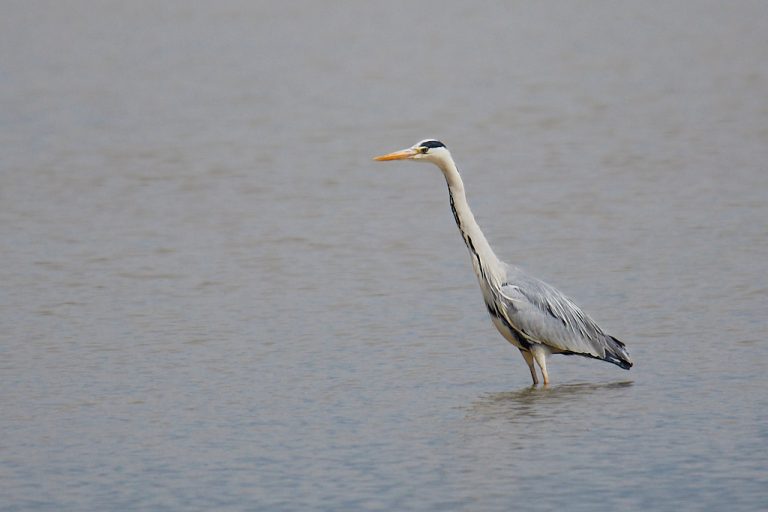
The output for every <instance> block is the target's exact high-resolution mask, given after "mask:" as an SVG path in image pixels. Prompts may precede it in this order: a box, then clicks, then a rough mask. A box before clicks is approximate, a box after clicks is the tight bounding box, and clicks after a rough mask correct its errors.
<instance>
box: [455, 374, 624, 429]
mask: <svg viewBox="0 0 768 512" xmlns="http://www.w3.org/2000/svg"><path fill="white" fill-rule="evenodd" d="M633 383H634V382H633V381H620V382H609V383H600V384H594V383H579V384H560V385H557V386H551V387H534V386H530V387H527V388H524V389H520V390H517V391H501V392H498V393H488V394H485V395H483V396H482V397H480V398H479V399H478V400H476V401H475V402H473V403H472V404H471V405H470V406H469V408H468V412H467V418H472V419H478V420H481V421H490V420H498V419H506V420H509V421H511V422H517V421H521V420H523V419H526V420H528V419H531V418H537V417H542V418H549V417H552V416H554V415H557V414H559V413H560V412H562V411H563V408H564V407H569V406H572V405H574V404H578V403H580V402H582V401H583V400H584V399H586V398H587V397H590V396H593V395H595V394H600V393H605V392H617V391H623V390H626V389H627V388H630V387H631V386H632V385H633Z"/></svg>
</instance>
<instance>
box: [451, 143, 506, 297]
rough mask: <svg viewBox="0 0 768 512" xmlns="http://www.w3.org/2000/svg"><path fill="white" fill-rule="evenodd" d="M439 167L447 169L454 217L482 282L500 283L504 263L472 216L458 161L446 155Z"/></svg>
mask: <svg viewBox="0 0 768 512" xmlns="http://www.w3.org/2000/svg"><path fill="white" fill-rule="evenodd" d="M438 167H440V170H441V171H443V175H444V176H445V181H446V183H447V184H448V194H449V195H450V200H451V210H452V211H453V217H454V219H455V220H456V226H458V228H459V232H460V233H461V237H462V238H463V239H464V243H465V244H466V245H467V249H469V253H470V257H471V258H472V267H473V268H474V270H475V274H477V277H478V279H479V280H480V281H481V282H482V281H485V282H487V283H489V284H499V283H498V281H499V279H501V278H502V276H499V272H500V269H501V262H500V261H499V259H498V258H497V257H496V254H495V253H494V252H493V249H491V245H490V244H489V243H488V240H487V239H486V238H485V235H484V234H483V232H482V230H480V226H478V224H477V221H476V220H475V216H474V215H472V210H470V208H469V203H468V202H467V196H466V194H465V193H464V182H463V181H462V180H461V176H460V175H459V171H458V169H457V168H456V164H455V163H454V161H453V159H451V158H446V159H444V160H441V161H440V162H439V163H438Z"/></svg>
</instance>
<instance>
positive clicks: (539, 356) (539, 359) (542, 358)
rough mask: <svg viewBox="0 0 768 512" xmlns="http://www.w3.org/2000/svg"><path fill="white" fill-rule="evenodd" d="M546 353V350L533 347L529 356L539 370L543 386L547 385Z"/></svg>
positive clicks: (540, 347)
mask: <svg viewBox="0 0 768 512" xmlns="http://www.w3.org/2000/svg"><path fill="white" fill-rule="evenodd" d="M547 352H548V351H547V349H546V348H544V347H543V346H541V345H533V346H532V347H531V354H532V355H533V359H535V360H536V363H538V365H539V368H540V369H541V376H542V378H543V379H544V385H545V386H546V385H547V384H549V374H548V373H547Z"/></svg>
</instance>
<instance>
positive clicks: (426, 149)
mask: <svg viewBox="0 0 768 512" xmlns="http://www.w3.org/2000/svg"><path fill="white" fill-rule="evenodd" d="M419 151H421V154H422V155H423V154H426V152H427V151H429V148H425V147H424V146H421V147H420V148H419Z"/></svg>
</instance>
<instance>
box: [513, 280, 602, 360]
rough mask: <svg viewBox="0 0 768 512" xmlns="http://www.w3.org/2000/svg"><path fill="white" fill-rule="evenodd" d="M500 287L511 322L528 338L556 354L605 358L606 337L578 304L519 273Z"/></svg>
mask: <svg viewBox="0 0 768 512" xmlns="http://www.w3.org/2000/svg"><path fill="white" fill-rule="evenodd" d="M516 277H517V279H515V280H514V282H508V283H505V284H503V285H502V286H501V289H500V291H501V297H500V298H501V300H502V302H503V303H504V306H505V307H504V310H505V311H504V313H505V315H506V316H507V319H508V320H509V322H510V323H511V324H512V325H513V326H515V328H517V329H518V330H519V331H520V332H521V333H522V335H523V336H525V338H526V339H528V340H529V341H531V342H534V343H541V344H543V345H547V346H549V347H550V348H552V349H553V350H554V351H555V352H558V351H559V352H566V353H576V354H583V355H590V356H593V357H597V358H599V359H604V358H605V357H606V354H605V352H606V345H607V344H608V343H609V342H608V340H607V339H606V338H607V335H606V334H605V333H604V332H603V331H602V330H601V329H600V327H599V326H598V325H597V324H596V323H595V322H594V321H593V320H592V319H591V318H589V316H587V315H586V314H585V313H584V312H583V311H582V310H581V309H580V308H579V307H578V306H577V305H576V304H574V303H573V301H571V300H570V299H569V298H568V297H566V296H565V295H564V294H563V293H561V292H560V291H559V290H557V289H556V288H554V287H552V286H550V285H548V284H547V283H544V282H543V281H539V280H538V279H535V278H532V277H530V276H522V275H520V274H518V275H517V276H516Z"/></svg>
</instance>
